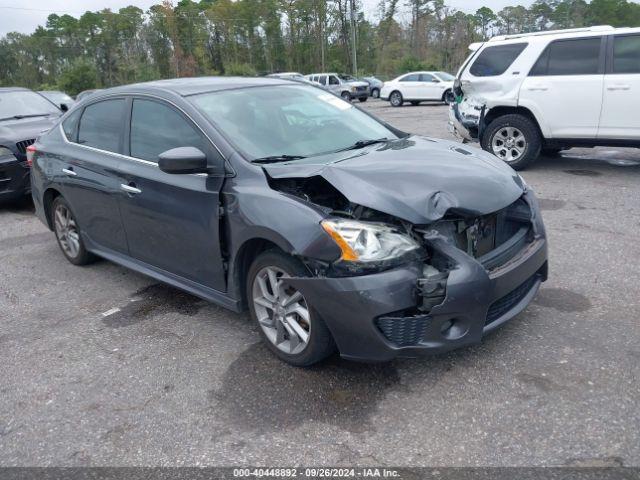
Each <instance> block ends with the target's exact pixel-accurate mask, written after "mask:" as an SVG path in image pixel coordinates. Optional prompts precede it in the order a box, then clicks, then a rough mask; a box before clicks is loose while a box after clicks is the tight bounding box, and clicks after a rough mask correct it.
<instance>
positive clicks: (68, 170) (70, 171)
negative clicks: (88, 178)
mask: <svg viewBox="0 0 640 480" xmlns="http://www.w3.org/2000/svg"><path fill="white" fill-rule="evenodd" d="M62 173H64V174H65V175H69V176H70V177H75V176H76V175H78V174H77V173H76V172H74V171H73V168H71V167H69V168H63V169H62Z"/></svg>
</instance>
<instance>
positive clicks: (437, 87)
mask: <svg viewBox="0 0 640 480" xmlns="http://www.w3.org/2000/svg"><path fill="white" fill-rule="evenodd" d="M454 80H455V77H454V76H453V75H451V74H449V73H446V72H409V73H405V74H403V75H400V76H399V77H397V78H394V79H393V80H391V81H390V82H385V84H384V86H383V87H382V90H380V98H381V99H382V100H389V102H390V103H391V105H392V106H394V107H401V106H402V104H403V103H404V102H410V103H411V104H412V105H418V104H419V103H420V102H421V101H423V100H436V101H443V102H451V101H453V96H452V94H451V92H452V91H453V81H454Z"/></svg>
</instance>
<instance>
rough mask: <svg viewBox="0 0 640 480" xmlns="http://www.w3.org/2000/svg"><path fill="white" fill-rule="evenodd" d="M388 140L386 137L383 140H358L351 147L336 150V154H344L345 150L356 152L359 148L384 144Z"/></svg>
mask: <svg viewBox="0 0 640 480" xmlns="http://www.w3.org/2000/svg"><path fill="white" fill-rule="evenodd" d="M388 141H389V139H388V138H387V137H384V138H376V139H372V140H358V141H357V142H356V143H354V144H353V145H350V146H348V147H346V148H341V149H340V150H336V151H337V152H344V151H347V150H357V149H359V148H364V147H368V146H369V145H375V144H376V143H386V142H388Z"/></svg>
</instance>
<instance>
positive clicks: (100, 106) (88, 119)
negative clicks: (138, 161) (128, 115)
mask: <svg viewBox="0 0 640 480" xmlns="http://www.w3.org/2000/svg"><path fill="white" fill-rule="evenodd" d="M124 106H125V101H124V99H122V98H118V99H113V100H104V101H102V102H97V103H93V104H91V105H88V106H87V107H86V108H85V109H84V112H83V113H82V117H81V118H80V125H79V127H78V143H80V144H82V145H86V146H87V147H94V148H99V149H100V150H106V151H108V152H115V153H119V152H120V138H121V135H122V123H123V119H124V117H125V109H124Z"/></svg>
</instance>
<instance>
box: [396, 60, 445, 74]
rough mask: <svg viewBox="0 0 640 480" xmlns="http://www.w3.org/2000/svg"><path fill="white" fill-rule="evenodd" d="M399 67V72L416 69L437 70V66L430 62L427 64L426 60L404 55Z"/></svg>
mask: <svg viewBox="0 0 640 480" xmlns="http://www.w3.org/2000/svg"><path fill="white" fill-rule="evenodd" d="M399 69H400V73H407V72H415V71H416V70H427V71H433V70H438V68H436V66H435V65H433V63H432V62H430V63H428V64H427V63H426V62H424V61H422V60H418V59H417V58H416V57H413V56H407V57H404V58H403V59H402V61H401V62H400V66H399Z"/></svg>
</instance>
